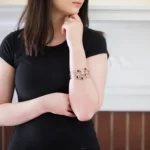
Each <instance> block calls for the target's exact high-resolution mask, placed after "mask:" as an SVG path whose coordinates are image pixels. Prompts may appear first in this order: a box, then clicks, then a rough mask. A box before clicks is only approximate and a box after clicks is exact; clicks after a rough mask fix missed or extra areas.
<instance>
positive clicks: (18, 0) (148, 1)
mask: <svg viewBox="0 0 150 150" xmlns="http://www.w3.org/2000/svg"><path fill="white" fill-rule="evenodd" d="M26 2H27V0H13V1H12V0H0V4H11V5H24V4H26ZM90 4H98V5H150V0H90Z"/></svg>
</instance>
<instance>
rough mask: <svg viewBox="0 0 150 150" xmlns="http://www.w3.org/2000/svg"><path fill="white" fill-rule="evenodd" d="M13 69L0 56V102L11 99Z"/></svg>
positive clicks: (6, 101)
mask: <svg viewBox="0 0 150 150" xmlns="http://www.w3.org/2000/svg"><path fill="white" fill-rule="evenodd" d="M14 70H15V69H14V68H13V67H12V66H10V65H9V64H8V63H6V62H5V61H4V60H3V59H2V58H0V104H2V103H8V102H10V101H11V100H12V97H13V93H14V74H15V73H14V72H15V71H14Z"/></svg>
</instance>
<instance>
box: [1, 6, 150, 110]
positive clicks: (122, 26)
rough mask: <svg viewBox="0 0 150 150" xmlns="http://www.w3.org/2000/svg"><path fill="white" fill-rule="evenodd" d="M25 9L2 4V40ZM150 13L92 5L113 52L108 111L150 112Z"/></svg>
mask: <svg viewBox="0 0 150 150" xmlns="http://www.w3.org/2000/svg"><path fill="white" fill-rule="evenodd" d="M22 9H23V7H20V6H18V7H17V6H14V7H6V6H1V7H0V41H1V40H2V39H3V37H4V36H5V35H6V34H8V33H9V32H10V31H12V30H13V29H14V26H15V25H16V21H17V19H18V17H19V15H20V13H21V11H22ZM10 14H11V15H10ZM149 16H150V8H149V7H140V8H139V7H116V6H115V7H112V6H109V7H108V6H107V7H90V22H91V23H90V27H91V28H93V29H97V30H103V31H104V32H105V33H106V39H107V44H108V50H109V52H110V60H109V73H108V80H107V85H106V91H105V102H104V105H103V108H102V110H104V111H150V78H149V77H150V69H149V64H150V59H149V58H150V17H149ZM15 96H16V95H15ZM14 99H15V98H14Z"/></svg>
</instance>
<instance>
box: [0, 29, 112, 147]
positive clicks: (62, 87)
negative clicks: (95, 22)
mask: <svg viewBox="0 0 150 150" xmlns="http://www.w3.org/2000/svg"><path fill="white" fill-rule="evenodd" d="M22 31H23V29H21V30H17V31H13V32H11V33H10V34H8V35H7V36H6V37H5V38H4V39H3V41H2V43H1V46H0V57H1V58H2V59H4V60H5V61H6V62H7V63H8V64H10V65H11V66H13V67H14V68H15V88H16V91H17V95H18V100H19V102H23V101H27V100H31V99H34V98H36V97H39V96H43V95H45V94H50V93H54V92H61V93H66V94H67V93H68V87H69V80H70V79H69V48H68V45H67V42H66V41H65V42H63V43H62V44H59V45H57V46H51V47H48V46H45V49H44V51H45V55H44V56H39V57H36V56H32V57H31V56H27V55H25V51H24V48H23V46H22V45H21V39H20V33H21V32H22ZM83 45H84V49H85V54H86V57H90V56H93V55H97V54H100V53H107V55H108V56H109V54H108V51H107V46H106V40H105V38H104V37H103V36H102V34H101V33H100V32H97V31H94V30H92V29H89V28H85V29H84V33H83ZM81 149H82V150H83V149H84V150H99V149H100V148H99V144H98V140H97V137H96V134H95V131H94V127H93V123H92V120H89V121H85V122H80V121H79V120H77V118H69V117H66V116H60V115H55V114H52V113H45V114H42V115H41V116H39V117H37V118H35V119H33V120H31V121H28V122H26V123H23V124H21V125H16V126H15V127H14V130H13V133H12V135H11V137H10V142H9V146H8V150H81Z"/></svg>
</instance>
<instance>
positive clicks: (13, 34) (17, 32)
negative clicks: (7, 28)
mask: <svg viewBox="0 0 150 150" xmlns="http://www.w3.org/2000/svg"><path fill="white" fill-rule="evenodd" d="M22 31H23V29H17V30H14V31H11V32H9V33H8V34H6V35H5V36H4V38H3V41H9V42H11V41H13V42H14V41H15V40H17V39H19V38H20V35H21V33H22Z"/></svg>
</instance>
